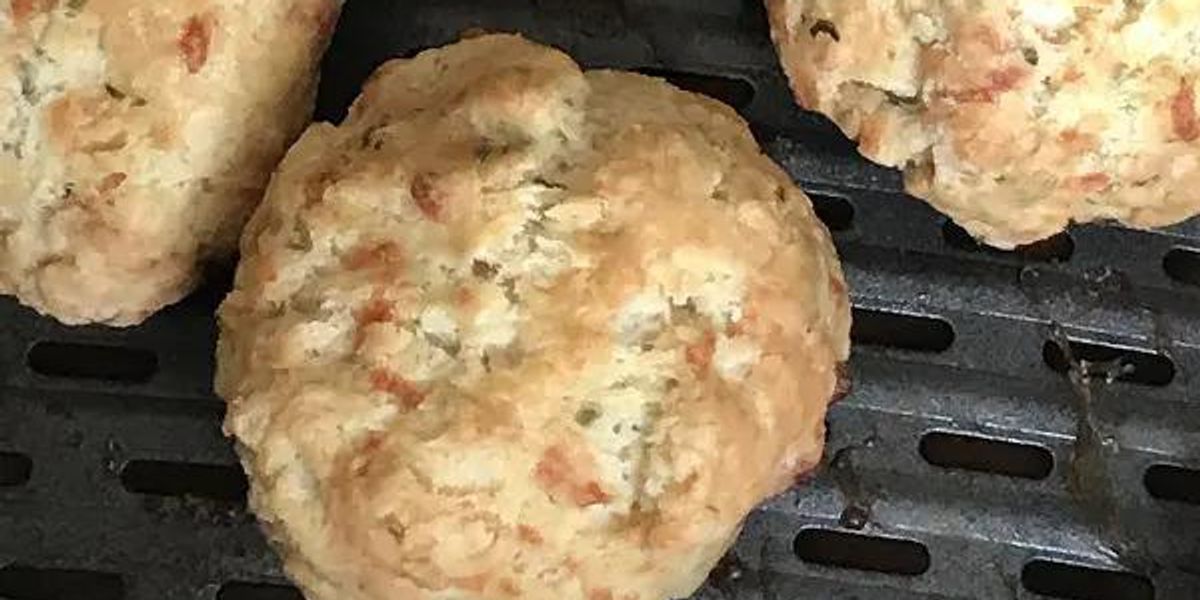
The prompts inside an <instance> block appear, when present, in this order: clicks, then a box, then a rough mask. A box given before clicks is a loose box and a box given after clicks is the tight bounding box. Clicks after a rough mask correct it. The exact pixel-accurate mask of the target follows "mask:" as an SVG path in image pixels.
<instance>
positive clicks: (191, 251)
mask: <svg viewBox="0 0 1200 600" xmlns="http://www.w3.org/2000/svg"><path fill="white" fill-rule="evenodd" d="M339 5H340V0H278V1H270V2H266V1H251V0H159V1H154V2H147V1H144V0H0V293H4V294H14V295H16V296H17V297H18V298H19V299H20V300H21V302H23V303H25V304H28V305H30V306H32V307H34V308H36V309H37V310H38V311H41V312H43V313H47V314H50V315H53V316H54V317H57V318H58V319H59V320H61V321H63V322H66V323H85V322H104V323H109V324H114V325H128V324H132V323H137V322H139V321H141V320H142V319H144V318H145V317H146V316H147V315H149V314H150V313H151V312H153V311H154V310H156V309H158V308H159V307H161V306H163V305H165V304H168V303H170V302H173V301H175V300H177V299H179V298H180V297H181V296H182V295H184V294H185V293H187V292H188V291H189V290H190V289H191V287H192V286H193V285H194V282H195V280H196V277H197V271H198V265H199V264H200V263H201V262H202V261H205V260H207V259H209V258H214V257H220V256H224V255H226V254H228V253H229V252H230V251H232V250H233V248H234V245H235V243H236V240H237V235H238V233H239V232H240V230H241V226H242V224H243V223H244V221H245V219H246V217H247V216H248V215H249V212H250V210H251V209H252V208H253V206H254V204H255V203H256V202H258V200H259V199H260V198H261V195H262V190H263V188H264V187H265V186H266V182H267V178H268V177H269V176H270V173H271V170H272V169H273V168H274V167H275V165H276V163H277V162H278V160H279V159H280V158H281V157H282V155H283V153H284V152H285V151H286V149H287V146H288V144H289V143H290V142H291V141H292V140H294V139H295V136H296V135H297V134H298V133H299V132H300V131H301V129H302V128H303V127H304V125H305V124H306V123H307V122H308V117H309V113H310V110H311V108H312V97H313V91H314V85H313V84H314V80H315V76H314V75H315V74H314V71H315V68H316V64H317V61H318V58H319V56H320V53H321V51H322V50H323V49H324V47H325V42H326V39H327V38H328V35H329V33H330V31H331V30H332V27H333V24H334V21H335V20H336V18H337V9H338V7H339Z"/></svg>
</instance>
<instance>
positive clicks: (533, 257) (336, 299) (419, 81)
mask: <svg viewBox="0 0 1200 600" xmlns="http://www.w3.org/2000/svg"><path fill="white" fill-rule="evenodd" d="M220 315H221V340H220V344H219V350H218V363H219V367H218V372H219V374H218V377H217V388H218V391H219V393H220V394H221V395H222V396H223V397H224V398H225V399H226V400H228V402H229V412H228V418H227V421H226V429H227V431H228V432H229V433H230V434H232V435H234V436H236V438H237V441H238V442H239V446H240V454H241V457H242V460H243V464H244V466H245V467H246V470H247V471H248V472H249V474H250V479H251V482H252V494H251V505H252V508H253V509H254V510H255V511H256V512H257V513H258V515H259V517H260V518H261V519H262V521H263V523H264V524H265V525H266V528H267V529H268V531H269V533H270V535H271V537H272V538H273V539H274V541H275V544H276V546H277V548H278V549H279V551H280V553H281V554H282V556H283V558H284V561H285V564H286V568H287V571H288V573H290V575H291V576H292V577H293V578H294V579H295V581H296V582H297V583H298V584H299V585H300V586H301V587H302V588H303V589H304V591H305V593H306V594H307V595H308V597H309V598H310V599H312V600H383V599H392V598H404V599H405V600H422V599H434V598H437V599H448V598H456V599H467V598H472V599H484V598H488V599H490V598H523V599H526V600H538V599H544V600H572V599H580V600H602V599H608V600H638V599H656V600H658V599H664V598H668V597H680V596H686V595H687V594H689V593H690V592H692V591H693V590H694V589H695V588H696V587H697V586H698V585H699V584H700V583H701V582H702V580H703V579H704V577H705V574H706V573H707V572H708V570H709V569H710V568H711V567H712V566H713V564H714V563H715V562H716V561H717V559H718V558H719V557H720V556H721V554H722V553H723V552H724V551H725V549H726V548H727V547H728V545H729V544H730V543H731V541H732V540H733V539H734V537H735V536H736V534H737V532H738V528H739V524H740V523H741V521H742V519H743V517H745V515H746V514H747V512H748V511H750V509H751V508H753V507H754V505H755V504H756V503H758V502H759V501H761V500H762V499H763V498H765V497H767V496H769V495H771V494H773V493H775V492H778V491H780V490H783V489H785V488H786V487H788V486H789V485H790V484H792V483H793V481H794V480H795V478H796V476H797V475H798V474H801V473H804V472H806V471H808V470H810V469H811V468H813V466H814V465H816V464H817V462H818V459H819V457H820V455H821V448H822V444H823V441H824V416H825V410H826V405H827V403H828V401H829V399H830V397H831V395H832V394H833V393H834V391H835V383H836V380H837V367H838V365H839V364H840V363H842V361H844V360H846V358H847V352H848V343H849V339H848V338H849V333H848V328H849V309H848V303H847V298H846V287H845V284H844V282H843V279H842V274H841V271H840V268H839V266H838V261H837V258H836V255H835V253H834V249H833V246H832V245H831V243H830V239H829V235H828V233H827V232H826V231H825V229H824V228H823V227H822V225H821V224H820V222H819V221H818V220H817V219H816V217H815V216H814V214H813V210H812V208H811V206H810V205H809V202H808V200H807V199H806V198H805V196H804V195H803V194H802V193H801V192H800V191H799V190H798V189H797V188H796V187H795V185H793V183H792V182H791V181H790V180H789V179H788V177H787V175H786V174H785V173H784V172H783V171H782V170H780V169H779V168H778V167H777V166H776V165H775V164H773V163H772V162H771V161H770V160H769V159H768V158H767V157H766V156H764V155H763V154H762V153H761V152H760V150H759V148H758V147H757V145H756V144H755V141H754V139H753V138H752V137H751V135H750V132H749V131H748V129H747V127H746V125H745V123H744V122H743V121H741V119H739V118H738V116H737V115H736V114H735V113H734V112H733V111H732V110H731V109H729V108H728V107H726V106H724V105H722V104H719V103H717V102H715V101H713V100H710V99H708V98H704V97H701V96H698V95H694V94H690V93H686V92H683V91H680V90H678V89H675V88H673V87H671V86H670V85H668V84H666V83H665V82H663V81H661V80H657V79H652V78H648V77H644V76H640V75H634V74H629V73H621V72H613V71H590V72H586V73H584V72H581V71H580V68H579V67H578V66H576V64H575V63H573V62H572V61H571V59H570V58H568V57H567V56H566V55H564V54H562V53H560V52H558V51H555V50H552V49H549V48H545V47H542V46H539V45H536V44H533V43H531V42H527V41H524V40H523V39H521V38H519V37H515V36H508V35H492V36H484V37H478V38H474V39H470V40H467V41H463V42H460V43H458V44H455V45H453V46H449V47H446V48H442V49H437V50H431V51H427V52H424V53H422V54H420V55H418V56H417V57H416V58H414V59H412V60H396V61H393V62H389V63H387V64H386V65H384V66H383V67H382V68H380V69H379V70H378V72H377V73H376V74H375V75H374V76H373V77H372V78H371V80H370V81H369V82H368V83H367V85H366V87H365V89H364V91H363V92H362V95H361V96H360V97H359V99H358V100H357V101H356V103H355V104H354V106H353V108H352V109H351V111H350V114H349V117H348V118H347V119H346V121H345V122H344V123H343V124H342V125H341V126H340V127H334V126H332V125H328V124H317V125H313V126H312V127H310V128H309V129H308V131H307V132H306V133H305V134H304V136H303V137H302V138H301V140H300V141H299V142H298V143H297V144H296V145H295V146H294V147H293V148H292V149H291V151H290V152H289V154H288V156H287V158H286V159H285V160H284V162H283V164H282V165H281V167H280V169H279V171H278V172H277V174H276V175H275V177H274V179H273V182H272V185H271V188H270V190H269V191H268V193H267V197H266V199H265V201H264V203H263V205H262V206H261V207H259V209H258V210H257V212H256V213H255V216H254V217H253V218H252V219H251V222H250V224H249V226H248V228H247V230H246V232H245V234H244V237H243V239H242V263H241V265H240V266H239V268H238V273H237V278H236V284H235V289H234V291H233V292H232V293H231V295H230V296H229V297H228V298H227V299H226V301H225V303H224V304H223V306H222V308H221V311H220Z"/></svg>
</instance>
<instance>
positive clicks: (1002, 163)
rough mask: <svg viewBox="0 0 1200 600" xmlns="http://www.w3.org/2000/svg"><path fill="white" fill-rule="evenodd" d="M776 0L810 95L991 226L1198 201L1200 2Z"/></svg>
mask: <svg viewBox="0 0 1200 600" xmlns="http://www.w3.org/2000/svg"><path fill="white" fill-rule="evenodd" d="M767 5H768V8H769V11H770V14H771V24H772V33H773V35H774V38H775V42H776V45H777V46H778V48H779V54H780V58H781V60H782V62H783V65H784V69H785V70H786V71H787V73H788V75H789V77H790V78H791V82H792V87H793V89H794V90H795V92H796V97H797V99H798V100H799V101H800V103H801V104H802V105H804V107H806V108H809V109H812V110H816V111H820V112H822V113H825V114H826V115H829V116H830V117H831V118H832V119H833V120H834V121H835V122H837V123H838V125H840V126H841V128H842V129H843V130H844V131H845V132H846V133H847V134H848V135H850V136H851V137H854V138H856V139H858V141H859V143H860V148H861V150H862V152H863V153H864V154H865V155H867V156H868V157H869V158H871V159H873V160H876V161H878V162H880V163H883V164H885V165H890V166H900V167H903V168H904V169H905V174H906V179H907V183H908V187H909V190H910V191H911V192H913V193H914V194H915V195H917V196H920V197H923V198H925V199H926V200H928V201H929V202H930V203H931V204H932V205H934V206H935V207H937V208H938V209H940V210H942V211H943V212H945V213H946V214H948V215H950V217H952V218H953V219H954V220H955V221H957V222H958V223H959V224H961V225H962V226H963V227H965V228H966V229H967V230H968V231H970V232H971V233H973V234H974V235H975V236H977V237H979V238H980V239H982V240H984V241H986V242H988V243H991V244H993V245H996V246H999V247H1011V246H1014V245H1018V244H1024V243H1028V242H1032V241H1035V240H1038V239H1041V238H1045V237H1048V236H1050V235H1052V234H1054V233H1056V232H1058V231H1060V230H1062V229H1063V228H1064V227H1066V226H1067V225H1068V224H1069V223H1070V222H1072V221H1075V222H1087V221H1096V220H1118V221H1121V222H1124V223H1126V224H1129V225H1132V226H1136V227H1156V226H1162V225H1167V224H1171V223H1175V222H1178V221H1181V220H1184V219H1186V218H1188V217H1191V216H1193V215H1195V214H1197V213H1200V194H1197V193H1196V190H1197V189H1198V188H1200V146H1198V144H1200V119H1198V117H1197V104H1196V86H1197V79H1198V78H1200V2H1195V1H1194V0H1142V1H1137V2H1133V1H1128V0H1125V1H1122V0H997V1H989V2H981V1H978V0H906V1H903V2H901V1H897V0H767Z"/></svg>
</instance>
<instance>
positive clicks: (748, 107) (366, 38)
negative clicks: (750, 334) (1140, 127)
mask: <svg viewBox="0 0 1200 600" xmlns="http://www.w3.org/2000/svg"><path fill="white" fill-rule="evenodd" d="M475 28H481V29H485V30H501V31H520V32H523V33H525V34H526V35H527V36H529V37H531V38H534V39H537V40H540V41H543V42H547V43H550V44H554V45H556V46H558V47H560V48H562V49H564V50H567V51H568V52H570V53H571V54H573V55H574V56H575V57H576V58H577V59H578V60H579V61H580V62H581V63H583V64H585V65H588V66H612V67H620V68H628V69H639V70H643V71H647V72H650V73H655V74H660V75H666V76H668V77H669V78H670V79H672V80H674V81H676V82H678V83H679V84H681V85H683V86H686V87H691V88H693V89H698V90H701V91H705V92H707V93H710V94H712V95H714V96H717V97H719V98H721V99H724V100H726V101H728V102H730V103H732V104H733V105H734V106H735V107H736V108H738V110H739V111H740V112H741V113H742V114H743V115H744V116H745V117H746V118H747V120H748V121H750V122H751V123H752V125H753V127H754V129H755V132H756V135H758V136H759V138H760V141H761V142H762V143H763V145H764V147H765V148H766V149H767V151H768V152H769V153H770V154H771V155H772V156H773V157H774V158H775V159H776V160H778V161H779V162H780V163H782V164H783V165H784V166H785V167H786V168H787V169H788V170H789V171H790V172H791V174H792V175H793V176H794V177H795V179H796V180H797V181H799V182H800V183H801V184H802V185H803V186H804V187H805V188H806V189H808V190H809V191H810V193H811V195H812V196H813V198H814V200H815V202H816V204H817V206H818V208H819V212H820V214H821V216H822V218H823V219H824V220H825V221H826V222H827V223H828V224H829V226H830V228H831V229H832V230H833V232H834V237H835V239H836V241H837V244H838V248H839V250H840V252H841V255H842V258H843V260H844V263H845V268H846V273H847V276H848V278H849V280H850V283H851V284H852V287H853V294H854V302H855V306H856V315H855V316H856V325H855V330H854V337H855V340H856V342H857V346H856V349H855V352H854V357H853V360H852V368H853V375H854V380H855V388H854V391H853V393H852V394H851V395H850V396H849V397H848V398H846V399H845V400H844V401H842V402H841V403H839V404H837V405H836V406H835V407H834V408H833V410H832V412H831V413H830V416H829V425H830V433H829V445H828V450H827V457H826V464H825V466H824V468H823V470H822V471H821V473H820V474H819V475H817V476H816V477H815V479H814V480H813V481H811V482H810V483H809V485H807V486H804V487H801V488H798V489H796V490H794V491H792V492H789V493H786V494H784V495H782V496H781V497H779V498H776V499H774V500H773V501H771V502H769V503H767V504H766V505H765V506H764V507H763V508H762V509H760V510H759V511H757V512H756V513H754V514H753V515H752V516H751V518H750V519H749V520H748V522H747V524H746V527H745V531H744V533H743V535H742V537H741V538H740V540H739V541H738V543H737V545H736V547H735V548H734V550H733V551H732V552H731V554H730V556H729V558H727V559H726V561H725V562H724V563H723V564H722V565H721V567H720V568H718V570H717V572H716V573H715V574H714V576H713V578H712V580H711V582H710V584H709V585H708V586H707V587H706V588H705V589H704V590H702V591H701V592H700V593H699V594H698V597H699V598H708V599H717V598H729V599H733V598H737V599H756V600H759V599H761V600H775V599H810V598H812V599H818V598H845V599H850V598H858V599H883V598H887V599H895V600H910V599H932V598H988V599H990V598H1022V599H1024V598H1041V597H1058V598H1080V599H1095V600H1110V599H1112V600H1116V599H1121V600H1125V599H1129V600H1143V599H1149V598H1158V599H1160V600H1172V599H1195V598H1200V382H1198V381H1197V379H1196V378H1197V376H1198V375H1200V222H1195V221H1193V222H1191V223H1188V224H1184V225H1181V226H1178V227H1174V228H1171V229H1169V230H1165V231H1159V232H1137V231H1130V230H1124V229H1119V228H1112V227H1080V228H1076V229H1074V230H1072V231H1071V232H1070V233H1069V234H1065V235H1062V236H1059V237H1057V238H1054V239H1053V240H1051V241H1049V242H1046V243H1042V244H1039V245H1037V246H1034V247H1031V248H1025V249H1022V250H1021V251H1018V252H997V251H993V250H986V249H982V248H980V247H978V246H976V245H975V244H974V243H973V242H972V241H971V240H970V239H969V238H968V237H967V236H965V235H964V234H963V232H962V231H961V230H959V229H957V228H955V227H954V226H953V225H949V224H947V223H946V221H945V219H944V218H942V217H940V216H939V215H938V214H937V213H935V212H934V211H932V210H931V209H929V208H927V207H926V206H925V205H923V204H921V203H919V202H916V201H914V200H912V199H911V198H908V197H906V196H905V195H904V194H903V193H902V192H901V191H900V182H899V177H898V175H897V174H896V173H894V172H892V171H888V170H885V169H881V168H879V167H875V166H872V165H871V164H869V163H867V162H866V161H864V160H862V159H861V158H859V157H857V156H856V155H855V153H854V151H853V146H852V144H850V143H849V142H848V141H847V140H845V139H844V138H843V137H842V136H841V135H840V134H838V133H837V132H836V130H835V129H834V128H833V127H831V126H830V125H829V124H828V122H826V121H825V120H824V119H822V118H820V117H817V116H814V115H810V114H805V113H802V112H801V111H799V110H798V109H796V108H794V106H793V105H792V103H791V98H790V94H789V93H788V91H787V87H786V84H785V81H784V79H783V77H782V75H781V74H780V72H779V69H778V67H777V66H776V62H775V55H774V52H773V50H772V48H771V45H770V42H769V38H768V33H767V28H766V21H765V17H764V15H763V10H762V7H761V6H760V4H759V3H758V2H757V1H756V0H703V1H700V0H624V2H620V1H613V0H607V1H598V0H597V1H581V0H540V1H528V0H527V1H523V2H522V1H515V0H514V1H498V0H491V1H489V0H475V1H467V0H424V1H406V2H396V1H394V0H350V1H349V2H348V5H347V7H346V11H345V14H344V16H343V18H342V22H341V24H340V26H339V29H338V32H337V34H336V37H335V40H334V43H333V46H332V48H331V50H330V52H329V54H328V56H327V58H326V60H325V66H324V79H323V84H322V89H321V96H320V106H319V109H318V116H319V118H323V119H331V120H336V119H338V118H340V117H341V115H342V114H343V113H344V111H345V108H346V106H347V104H348V103H349V101H350V100H352V99H353V97H354V96H355V95H356V94H357V92H358V89H359V86H360V84H361V82H362V80H363V79H364V78H365V77H366V76H367V75H368V74H369V73H370V72H371V71H372V70H373V69H374V68H375V67H376V66H377V65H378V64H380V63H381V62H382V61H383V60H385V59H387V58H390V57H395V56H409V55H412V54H413V53H415V52H416V51H417V50H420V49H423V48H426V47H430V46H436V45H441V44H444V43H448V42H451V41H453V40H455V39H457V38H458V37H459V35H460V34H461V33H462V32H464V31H467V30H471V29H475ZM1198 193H1200V191H1198ZM227 287H228V276H227V273H226V274H224V275H222V274H218V275H216V276H214V278H213V281H212V282H211V283H210V284H209V285H208V286H206V288H205V289H203V290H201V291H200V292H198V293H197V294H195V295H194V296H193V297H191V298H189V299H188V300H186V301H185V302H183V303H181V304H180V305H177V306H174V307H172V308H170V309H168V310H166V311H164V312H163V313H161V314H159V315H157V316H155V317H154V318H153V319H151V320H150V322H148V323H146V324H145V325H143V326H141V327H137V328H134V329H127V330H111V329H104V328H95V327H87V328H67V327H62V326H60V325H57V324H55V323H53V322H51V321H48V320H46V319H41V318H38V317H36V316H35V315H34V314H32V313H31V312H30V311H28V310H25V309H23V308H20V307H19V306H17V305H15V304H14V303H13V302H11V301H7V300H5V301H2V302H0V597H10V598H15V599H18V600H75V599H80V600H84V599H86V600H118V599H122V598H124V599H129V600H184V599H200V600H209V599H214V598H216V599H219V600H283V599H294V598H298V596H297V594H296V592H295V590H293V589H292V588H290V587H288V586H287V584H286V581H285V580H284V579H283V577H282V575H281V573H280V571H279V567H278V561H277V560H276V559H275V557H274V556H273V555H272V554H271V552H270V551H269V550H268V548H267V546H266V544H265V542H264V541H263V539H262V537H261V535H260V533H259V532H258V530H257V528H256V526H255V524H254V521H253V518H252V517H251V516H249V515H248V514H246V512H245V510H244V506H243V505H244V502H243V500H242V498H243V496H244V493H245V480H244V478H243V477H242V475H241V472H240V470H239V469H238V468H237V466H236V462H235V460H234V456H233V454H232V452H231V450H230V447H229V444H228V442H227V441H226V440H225V439H224V438H223V437H222V436H221V432H220V419H221V415H222V406H221V403H220V402H219V401H218V400H217V399H216V398H215V397H214V396H213V395H212V391H211V385H210V378H211V374H212V359H211V356H212V350H213V342H214V337H215V328H214V321H213V316H212V314H213V309H214V308H215V306H216V305H217V303H218V302H219V300H220V297H221V296H222V294H223V293H224V290H225V289H227ZM1038 593H1041V594H1043V595H1038Z"/></svg>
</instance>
